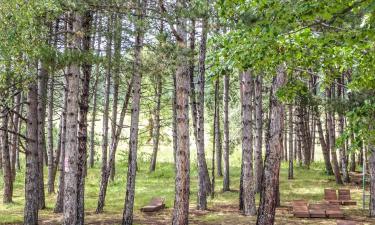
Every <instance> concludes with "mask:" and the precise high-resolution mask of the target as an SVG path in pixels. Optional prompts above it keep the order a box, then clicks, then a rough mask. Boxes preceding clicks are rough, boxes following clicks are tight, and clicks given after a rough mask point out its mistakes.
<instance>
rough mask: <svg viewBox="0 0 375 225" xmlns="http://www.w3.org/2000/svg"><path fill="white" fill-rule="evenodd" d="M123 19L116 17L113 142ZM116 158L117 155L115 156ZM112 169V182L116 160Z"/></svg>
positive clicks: (115, 125)
mask: <svg viewBox="0 0 375 225" xmlns="http://www.w3.org/2000/svg"><path fill="white" fill-rule="evenodd" d="M121 23H122V17H121V15H116V22H115V33H114V48H115V49H114V50H115V51H114V71H113V107H112V125H111V139H112V141H111V142H113V141H114V140H113V139H114V138H115V136H116V130H117V129H118V127H117V113H118V111H117V104H118V92H119V87H120V63H121V41H122V38H121V34H122V24H121ZM114 157H116V155H115V156H114ZM112 164H113V165H112V169H111V174H110V177H111V180H112V181H113V180H114V178H115V174H116V159H115V158H114V160H113V162H112Z"/></svg>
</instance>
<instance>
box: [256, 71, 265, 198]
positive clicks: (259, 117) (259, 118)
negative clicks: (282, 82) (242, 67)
mask: <svg viewBox="0 0 375 225" xmlns="http://www.w3.org/2000/svg"><path fill="white" fill-rule="evenodd" d="M262 85H263V78H262V76H261V75H258V76H257V77H256V79H255V87H254V88H255V126H256V131H255V166H254V177H255V190H256V192H257V193H258V192H260V189H261V186H262V183H261V182H262V171H263V157H262V141H263V103H262Z"/></svg>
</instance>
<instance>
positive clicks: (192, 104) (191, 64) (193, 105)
mask: <svg viewBox="0 0 375 225" xmlns="http://www.w3.org/2000/svg"><path fill="white" fill-rule="evenodd" d="M190 27H191V28H190V29H191V30H190V33H189V47H190V60H189V77H190V107H191V120H192V123H193V134H194V139H195V146H196V148H197V149H198V137H197V118H198V113H197V96H196V93H195V81H194V78H195V76H194V69H195V20H194V19H192V20H191V25H190Z"/></svg>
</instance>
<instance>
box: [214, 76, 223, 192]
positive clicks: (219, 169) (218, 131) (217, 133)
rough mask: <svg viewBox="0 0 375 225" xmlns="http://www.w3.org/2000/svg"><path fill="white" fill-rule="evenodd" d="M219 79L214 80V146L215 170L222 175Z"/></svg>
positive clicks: (218, 174)
mask: <svg viewBox="0 0 375 225" xmlns="http://www.w3.org/2000/svg"><path fill="white" fill-rule="evenodd" d="M219 90H220V80H219V78H217V80H216V81H215V100H216V110H217V113H216V116H215V119H216V120H215V121H216V122H215V124H216V125H215V129H214V132H215V148H216V153H215V157H216V170H217V173H216V174H217V176H219V177H222V176H223V170H222V158H223V148H222V143H221V129H220V102H219V96H220V91H219ZM213 157H214V156H213ZM214 186H215V185H214V184H212V189H213V188H214Z"/></svg>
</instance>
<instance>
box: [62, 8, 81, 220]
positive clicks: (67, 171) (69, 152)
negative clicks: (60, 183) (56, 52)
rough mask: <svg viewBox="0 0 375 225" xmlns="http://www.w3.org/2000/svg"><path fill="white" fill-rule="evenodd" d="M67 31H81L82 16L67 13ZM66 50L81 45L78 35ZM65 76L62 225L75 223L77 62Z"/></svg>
mask: <svg viewBox="0 0 375 225" xmlns="http://www.w3.org/2000/svg"><path fill="white" fill-rule="evenodd" d="M69 14H70V15H69V18H68V27H67V28H68V31H70V32H71V33H73V34H74V33H75V32H82V31H81V25H82V18H81V16H80V15H79V14H78V13H73V12H70V13H69ZM68 40H69V41H68V51H73V52H74V51H78V50H79V48H80V45H81V40H80V37H79V36H73V37H72V36H71V37H70V39H69V38H68ZM65 74H66V75H65V77H66V80H67V91H68V95H67V102H68V104H67V109H66V111H67V117H66V150H65V160H64V164H65V165H64V176H65V177H64V179H65V182H64V221H63V224H64V225H69V224H77V222H78V221H77V216H78V215H77V214H78V213H77V207H78V202H77V196H78V182H79V178H78V167H79V166H78V163H79V162H78V160H79V159H78V157H79V152H78V142H77V131H78V126H77V121H78V110H79V100H78V95H79V77H80V66H79V64H74V63H72V64H70V65H68V67H67V68H66V72H65Z"/></svg>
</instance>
